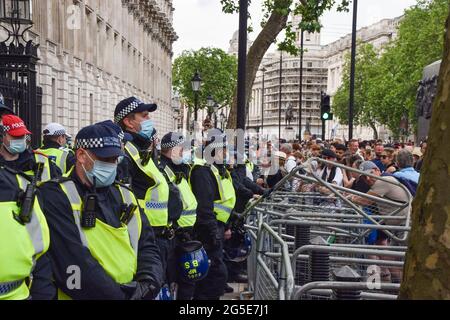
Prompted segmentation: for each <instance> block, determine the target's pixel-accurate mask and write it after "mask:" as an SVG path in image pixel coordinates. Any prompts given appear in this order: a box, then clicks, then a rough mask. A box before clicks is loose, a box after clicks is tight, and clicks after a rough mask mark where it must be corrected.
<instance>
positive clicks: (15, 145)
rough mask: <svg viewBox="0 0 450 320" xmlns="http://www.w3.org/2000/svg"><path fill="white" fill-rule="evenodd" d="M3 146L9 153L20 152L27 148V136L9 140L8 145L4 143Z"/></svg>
mask: <svg viewBox="0 0 450 320" xmlns="http://www.w3.org/2000/svg"><path fill="white" fill-rule="evenodd" d="M5 148H6V149H7V150H8V152H9V153H11V154H21V153H23V152H24V151H25V150H26V149H27V138H26V137H23V138H22V139H14V140H10V141H9V146H7V145H6V144H5Z"/></svg>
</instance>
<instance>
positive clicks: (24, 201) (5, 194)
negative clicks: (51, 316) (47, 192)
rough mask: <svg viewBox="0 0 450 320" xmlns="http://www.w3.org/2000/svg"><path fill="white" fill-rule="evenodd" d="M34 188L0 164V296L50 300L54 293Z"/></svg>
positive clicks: (46, 235) (45, 230) (44, 229)
mask: <svg viewBox="0 0 450 320" xmlns="http://www.w3.org/2000/svg"><path fill="white" fill-rule="evenodd" d="M35 188H36V181H34V182H33V181H32V180H30V178H29V177H28V176H26V175H25V174H23V173H18V172H15V171H14V170H12V169H9V168H4V167H0V300H25V299H33V300H44V299H45V300H50V299H53V298H54V296H55V293H56V291H55V288H54V286H53V284H52V271H51V264H50V260H49V259H48V257H47V255H46V254H45V253H46V251H47V250H48V247H49V244H50V238H49V230H48V226H47V222H46V220H45V217H44V215H43V213H42V211H41V207H40V205H39V202H38V200H37V199H36V196H35V195H36V189H35Z"/></svg>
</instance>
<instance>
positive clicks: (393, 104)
mask: <svg viewBox="0 0 450 320" xmlns="http://www.w3.org/2000/svg"><path fill="white" fill-rule="evenodd" d="M448 8H449V2H448V0H418V2H417V5H415V6H414V7H412V8H410V9H408V10H406V12H405V16H404V18H403V20H402V21H401V23H400V25H399V29H398V37H397V38H396V39H395V40H394V41H392V42H390V43H389V44H388V45H387V46H386V47H385V48H383V50H382V51H381V53H379V55H380V54H381V56H379V57H377V56H376V53H375V52H374V51H373V47H372V49H370V46H366V45H361V46H358V54H357V59H358V60H357V63H356V76H355V77H356V78H355V124H361V125H370V122H371V121H376V122H378V123H381V124H383V125H386V126H387V127H388V128H389V129H390V130H391V131H392V132H393V133H394V135H395V136H399V135H400V134H401V130H400V121H401V119H402V117H404V116H407V117H408V119H409V123H410V128H409V129H410V130H412V129H414V128H415V127H416V122H417V119H416V115H415V111H416V105H415V101H416V94H417V88H418V82H419V80H420V79H421V78H422V73H423V69H424V67H425V66H427V65H428V64H430V63H433V62H434V61H436V60H439V59H440V58H441V57H442V52H443V44H444V32H445V19H446V18H447V14H448ZM349 74H350V68H349V58H347V59H346V64H345V67H344V74H343V84H342V86H341V87H340V88H339V89H338V92H337V94H336V97H335V98H334V101H333V103H334V110H335V113H336V115H337V116H338V117H339V119H341V121H342V122H343V123H348V114H347V112H348V111H347V110H348V94H349Z"/></svg>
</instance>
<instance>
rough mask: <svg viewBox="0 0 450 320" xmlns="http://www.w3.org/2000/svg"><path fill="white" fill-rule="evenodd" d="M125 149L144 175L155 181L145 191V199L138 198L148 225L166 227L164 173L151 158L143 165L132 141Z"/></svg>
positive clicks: (165, 183) (166, 192) (167, 222)
mask: <svg viewBox="0 0 450 320" xmlns="http://www.w3.org/2000/svg"><path fill="white" fill-rule="evenodd" d="M125 150H126V151H127V152H128V155H129V156H130V158H131V159H133V161H134V163H135V164H136V165H137V167H138V168H139V169H140V170H141V171H142V172H143V173H144V174H145V175H146V176H148V177H150V178H151V179H152V180H153V181H155V185H154V186H152V187H150V188H149V189H148V190H147V192H146V193H145V199H139V204H140V205H141V207H142V208H143V209H144V212H145V215H146V216H147V219H148V220H149V222H150V225H151V226H153V227H167V226H168V225H169V212H168V202H169V185H168V184H167V181H166V179H165V178H164V175H163V174H162V173H161V172H160V171H159V170H158V168H157V167H156V165H155V163H154V162H153V160H151V159H150V160H149V162H148V163H147V164H146V165H145V166H144V165H142V159H141V158H140V156H139V151H138V149H136V147H135V146H134V145H133V144H132V143H130V142H128V143H127V144H126V145H125Z"/></svg>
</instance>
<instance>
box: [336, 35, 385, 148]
mask: <svg viewBox="0 0 450 320" xmlns="http://www.w3.org/2000/svg"><path fill="white" fill-rule="evenodd" d="M378 60H379V58H378V54H377V51H376V50H375V48H374V46H373V45H372V44H369V43H366V44H360V45H358V47H357V56H356V73H355V102H354V114H353V121H354V124H355V125H361V126H369V127H371V128H372V130H373V135H374V139H378V132H377V128H376V124H377V122H379V120H380V119H379V118H378V117H377V116H378V113H377V110H376V109H377V103H375V102H374V100H373V99H370V97H369V91H368V88H370V87H371V86H372V82H373V80H374V78H375V77H376V75H377V73H378V69H377V63H378ZM350 61H351V60H350V54H347V55H346V57H345V64H344V68H343V77H342V85H341V86H340V87H339V89H338V90H337V92H336V95H335V96H334V98H333V104H332V105H333V112H334V114H335V116H336V117H337V118H338V119H339V120H340V122H341V123H342V124H348V107H349V91H350Z"/></svg>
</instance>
